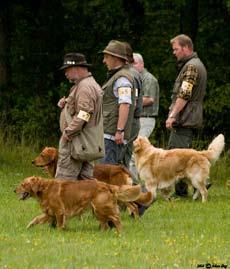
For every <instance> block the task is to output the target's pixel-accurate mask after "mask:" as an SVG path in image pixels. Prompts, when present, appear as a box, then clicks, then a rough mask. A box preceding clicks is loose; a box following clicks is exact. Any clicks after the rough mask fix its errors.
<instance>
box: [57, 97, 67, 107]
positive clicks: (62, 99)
mask: <svg viewBox="0 0 230 269" xmlns="http://www.w3.org/2000/svg"><path fill="white" fill-rule="evenodd" d="M65 103H66V101H65V96H64V97H62V98H61V99H60V100H59V101H58V104H57V105H58V106H59V107H60V108H61V109H63V108H64V107H65Z"/></svg>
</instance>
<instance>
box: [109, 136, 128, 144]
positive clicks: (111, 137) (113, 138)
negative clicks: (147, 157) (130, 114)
mask: <svg viewBox="0 0 230 269" xmlns="http://www.w3.org/2000/svg"><path fill="white" fill-rule="evenodd" d="M104 138H106V139H109V140H112V141H115V136H114V135H110V134H104ZM124 144H127V140H126V139H124Z"/></svg>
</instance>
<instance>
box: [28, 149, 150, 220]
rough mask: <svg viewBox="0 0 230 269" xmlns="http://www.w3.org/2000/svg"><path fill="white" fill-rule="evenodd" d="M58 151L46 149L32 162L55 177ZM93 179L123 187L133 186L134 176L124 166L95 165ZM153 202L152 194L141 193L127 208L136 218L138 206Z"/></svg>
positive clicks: (126, 204)
mask: <svg viewBox="0 0 230 269" xmlns="http://www.w3.org/2000/svg"><path fill="white" fill-rule="evenodd" d="M57 160H58V150H57V149H56V148H55V147H45V148H44V149H43V150H42V152H41V153H40V154H39V155H38V156H37V157H36V158H35V159H34V160H33V161H32V163H33V164H34V165H35V166H37V167H44V169H45V170H46V172H47V173H48V174H49V176H51V177H54V176H55V173H56V168H57ZM93 178H96V179H97V180H99V181H103V182H105V183H108V184H112V185H117V186H122V185H132V175H131V173H130V171H129V170H128V169H127V168H126V167H125V166H123V165H114V164H95V165H94V170H93ZM151 202H152V193H151V192H146V193H143V192H142V193H141V195H140V196H139V198H138V199H137V201H135V202H127V203H125V206H126V207H127V208H128V209H129V211H130V214H133V216H134V217H135V218H136V217H138V216H139V211H138V205H137V204H136V203H138V204H140V205H149V204H150V203H151Z"/></svg>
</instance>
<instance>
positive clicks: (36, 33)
mask: <svg viewBox="0 0 230 269" xmlns="http://www.w3.org/2000/svg"><path fill="white" fill-rule="evenodd" d="M229 25H230V0H200V1H199V0H172V1H170V0H154V1H153V0H113V1H107V0H85V1H78V0H49V1H47V0H22V1H20V0H10V1H1V2H0V127H1V130H2V132H3V133H4V136H5V137H6V138H7V137H9V136H13V137H14V138H15V139H17V140H19V141H21V140H22V139H23V140H24V141H27V142H28V143H29V142H30V143H34V141H39V143H40V145H41V146H44V145H54V144H57V142H58V139H59V136H60V132H59V113H60V111H59V109H58V107H57V102H58V100H59V98H60V97H62V96H64V95H67V94H68V90H69V87H70V85H69V84H68V82H67V81H66V79H65V77H64V75H63V72H60V70H59V67H60V66H61V64H62V61H63V55H64V54H65V53H67V52H72V51H76V52H82V53H84V54H85V55H86V57H87V61H88V62H90V63H92V64H93V68H92V73H93V75H94V77H95V78H96V80H97V81H98V83H99V84H102V83H103V81H104V80H105V78H106V68H105V67H104V66H103V63H102V56H101V55H100V54H98V52H100V51H101V50H103V49H104V47H105V46H106V45H107V43H108V42H109V41H110V40H111V39H118V40H122V41H128V42H129V43H130V44H131V45H132V47H133V49H134V51H137V52H140V53H141V54H142V55H143V57H144V60H145V66H146V67H147V69H148V70H149V71H150V72H151V73H152V74H154V76H156V77H157V79H158V81H159V85H160V109H159V116H158V119H157V126H156V129H155V131H154V133H153V137H152V138H153V140H154V142H155V143H157V144H158V145H165V144H166V143H167V137H168V132H167V130H166V129H165V120H166V117H167V113H168V107H169V104H170V101H171V99H170V97H171V91H172V87H173V83H174V80H175V77H176V68H175V67H176V66H175V62H176V61H175V58H174V57H173V55H172V50H171V46H170V43H169V41H170V39H171V38H172V37H174V36H175V35H177V34H180V33H184V34H188V35H189V36H190V37H191V38H192V39H193V41H194V46H195V51H196V52H197V53H198V55H199V57H200V58H201V59H202V61H203V62H204V64H205V66H206V68H207V72H208V85H207V93H206V96H205V102H204V126H203V128H202V130H201V131H200V132H199V133H198V136H197V138H198V140H199V141H200V142H201V143H202V141H206V140H207V141H210V139H211V138H212V137H213V136H214V135H216V134H218V133H220V132H222V133H224V135H225V137H226V140H227V145H228V146H229V143H230V139H229V137H230V120H229V112H230V109H229V108H230V65H229V63H230V45H229V44H230V27H229Z"/></svg>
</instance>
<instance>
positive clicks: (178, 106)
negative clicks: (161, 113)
mask: <svg viewBox="0 0 230 269" xmlns="http://www.w3.org/2000/svg"><path fill="white" fill-rule="evenodd" d="M187 102H188V101H186V100H184V99H182V98H177V99H176V103H175V104H174V106H173V108H172V110H171V111H170V114H169V118H175V117H176V116H177V115H178V114H179V113H180V111H181V110H182V109H183V108H184V107H185V105H186V104H187Z"/></svg>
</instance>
